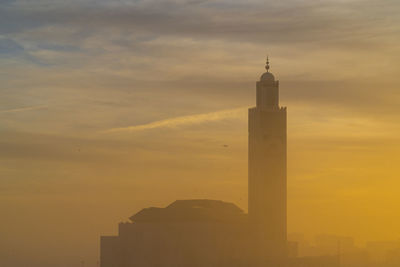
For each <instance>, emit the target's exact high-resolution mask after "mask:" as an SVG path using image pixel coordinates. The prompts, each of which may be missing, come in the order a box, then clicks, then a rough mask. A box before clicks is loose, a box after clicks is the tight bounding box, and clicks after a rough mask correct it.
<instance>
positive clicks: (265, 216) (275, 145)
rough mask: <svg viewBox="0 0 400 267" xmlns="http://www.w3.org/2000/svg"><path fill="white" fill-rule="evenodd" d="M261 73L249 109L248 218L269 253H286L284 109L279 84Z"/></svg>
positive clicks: (259, 240)
mask: <svg viewBox="0 0 400 267" xmlns="http://www.w3.org/2000/svg"><path fill="white" fill-rule="evenodd" d="M265 68H266V69H267V72H265V73H264V74H263V75H262V76H261V78H260V80H259V81H258V82H257V101H256V103H257V105H256V107H253V108H250V109H249V180H248V183H249V186H248V188H249V219H250V222H251V224H252V229H253V230H255V233H256V236H257V240H258V242H259V243H260V244H263V245H264V246H263V247H267V248H268V249H269V250H270V251H271V254H274V255H278V256H279V255H281V256H284V255H285V253H286V243H287V232H286V231H287V230H286V225H287V222H286V220H287V219H286V195H287V193H286V191H287V189H286V107H280V106H279V81H275V77H274V75H272V73H271V72H269V69H270V65H269V60H268V59H267V64H266V66H265Z"/></svg>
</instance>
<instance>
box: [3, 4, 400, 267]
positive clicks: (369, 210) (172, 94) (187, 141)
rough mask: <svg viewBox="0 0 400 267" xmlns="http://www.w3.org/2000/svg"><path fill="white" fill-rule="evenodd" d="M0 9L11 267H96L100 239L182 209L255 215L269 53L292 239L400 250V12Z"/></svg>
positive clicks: (374, 8) (304, 7) (208, 7)
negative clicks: (258, 113)
mask: <svg viewBox="0 0 400 267" xmlns="http://www.w3.org/2000/svg"><path fill="white" fill-rule="evenodd" d="M0 4H1V6H0V81H1V86H0V140H1V141H0V159H1V161H0V199H1V201H0V210H1V211H2V220H1V222H0V236H1V238H0V265H2V266H3V265H4V266H7V267H13V266H18V267H20V266H24V264H27V263H30V264H31V265H29V266H73V265H71V264H76V262H78V265H79V261H80V260H81V259H84V260H85V261H86V262H88V264H92V265H93V266H95V262H96V261H97V259H98V246H99V236H100V235H107V234H115V231H116V226H117V224H118V223H119V222H121V221H126V220H128V218H129V217H130V216H131V215H132V214H134V213H136V212H137V211H139V210H140V209H142V208H145V207H150V206H159V207H164V206H166V205H168V204H170V203H171V202H173V201H174V200H176V199H193V198H200V199H220V200H224V201H228V202H233V203H235V204H237V205H238V206H239V207H240V208H242V209H243V210H245V211H247V144H248V143H247V109H248V108H249V107H252V106H254V105H255V82H256V81H257V80H259V78H260V75H261V74H262V73H263V72H264V71H265V69H264V64H265V59H266V56H267V54H268V55H269V57H270V61H271V72H272V73H273V74H274V75H275V77H276V79H277V80H279V81H280V101H281V105H283V106H286V107H287V108H288V232H289V233H304V235H305V236H306V237H308V238H311V237H312V236H315V235H318V234H323V233H327V234H333V235H340V236H352V237H354V238H355V240H356V242H357V243H358V244H364V243H365V242H367V241H373V240H399V239H400V228H399V227H398V226H399V225H400V216H399V215H398V214H397V210H398V207H399V206H400V196H399V194H398V192H399V190H398V188H399V186H400V181H399V179H398V178H399V174H400V166H399V164H398V159H399V153H400V126H399V121H400V105H399V101H400V93H399V92H400V91H399V88H400V78H399V75H398V71H399V67H400V66H399V64H400V63H399V62H400V46H399V45H398V44H399V41H400V35H399V33H400V17H399V16H398V14H399V12H400V2H398V1H394V0H384V1H382V0H348V1H344V0H327V1H323V2H320V1H312V0H288V1H284V2H283V1H281V2H278V1H261V0H248V1H238V0H231V1H227V0H217V1H207V0H165V1H155V0H136V1H128V0H120V1H117V0H112V1H105V0H97V1H94V0H72V1H59V0H55V1H54V0H53V1H48V0H38V1H34V2H32V1H25V0H14V1H13V0H6V1H0ZM55 264H58V265H55ZM88 266H89V265H88Z"/></svg>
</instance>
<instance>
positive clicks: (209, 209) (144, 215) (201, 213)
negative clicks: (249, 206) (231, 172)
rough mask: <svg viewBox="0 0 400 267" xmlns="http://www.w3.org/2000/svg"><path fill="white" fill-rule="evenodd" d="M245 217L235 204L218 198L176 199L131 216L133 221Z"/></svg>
mask: <svg viewBox="0 0 400 267" xmlns="http://www.w3.org/2000/svg"><path fill="white" fill-rule="evenodd" d="M245 218H246V215H245V213H244V212H243V211H242V210H241V209H240V208H239V207H237V206H236V205H235V204H232V203H229V202H224V201H220V200H210V199H189V200H176V201H175V202H173V203H172V204H170V205H169V206H167V207H165V208H155V207H151V208H146V209H142V210H141V211H139V212H138V213H136V214H135V215H133V216H132V217H130V220H131V221H133V222H167V221H169V222H171V221H175V222H177V221H180V222H182V221H186V222H187V221H198V222H199V221H203V222H204V221H208V222H210V221H214V222H223V221H225V222H238V221H243V220H244V219H245Z"/></svg>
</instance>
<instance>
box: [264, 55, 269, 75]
mask: <svg viewBox="0 0 400 267" xmlns="http://www.w3.org/2000/svg"><path fill="white" fill-rule="evenodd" d="M265 69H266V70H267V72H269V69H270V66H269V57H268V56H267V63H266V65H265Z"/></svg>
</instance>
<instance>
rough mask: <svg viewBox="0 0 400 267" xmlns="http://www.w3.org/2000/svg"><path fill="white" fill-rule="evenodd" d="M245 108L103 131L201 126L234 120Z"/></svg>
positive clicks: (133, 130)
mask: <svg viewBox="0 0 400 267" xmlns="http://www.w3.org/2000/svg"><path fill="white" fill-rule="evenodd" d="M246 109H247V107H243V108H236V109H228V110H221V111H216V112H210V113H204V114H196V115H190V116H181V117H176V118H170V119H165V120H160V121H154V122H151V123H147V124H141V125H134V126H129V127H120V128H112V129H109V130H106V131H104V132H105V133H114V132H135V131H144V130H151V129H158V128H176V127H180V126H186V125H193V124H201V123H207V122H213V121H220V120H225V119H235V118H239V117H241V115H242V114H243V113H244V112H245V111H246Z"/></svg>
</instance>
